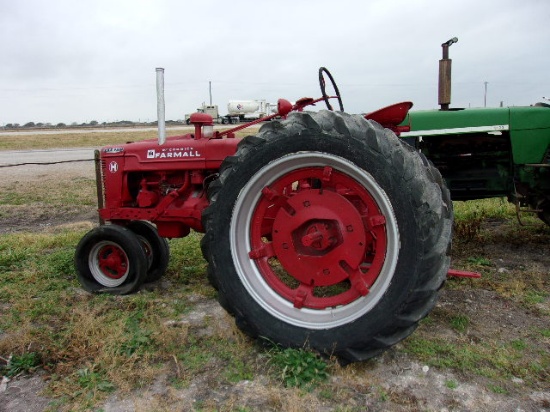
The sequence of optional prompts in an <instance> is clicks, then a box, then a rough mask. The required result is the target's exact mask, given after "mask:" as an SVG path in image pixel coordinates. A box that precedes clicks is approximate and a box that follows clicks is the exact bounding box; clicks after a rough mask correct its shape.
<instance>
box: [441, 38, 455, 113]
mask: <svg viewBox="0 0 550 412" xmlns="http://www.w3.org/2000/svg"><path fill="white" fill-rule="evenodd" d="M456 42H458V38H456V37H453V38H452V39H450V40H447V41H446V42H445V43H443V44H442V45H441V47H442V48H443V58H442V59H441V60H439V99H438V100H439V101H438V104H439V105H440V106H441V110H449V105H450V104H451V64H452V62H453V61H452V60H451V59H449V47H450V46H451V45H452V44H454V43H456Z"/></svg>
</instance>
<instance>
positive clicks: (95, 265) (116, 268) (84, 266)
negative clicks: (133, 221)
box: [75, 225, 147, 295]
mask: <svg viewBox="0 0 550 412" xmlns="http://www.w3.org/2000/svg"><path fill="white" fill-rule="evenodd" d="M75 267H76V272H77V277H78V281H79V282H80V284H81V285H82V287H83V288H84V289H85V290H87V291H88V292H91V293H110V294H113V295H125V294H128V293H132V292H134V291H136V290H137V289H138V288H139V287H140V285H141V284H142V283H143V281H144V280H145V278H146V275H147V258H146V256H145V252H144V250H143V247H142V245H141V243H140V241H139V239H138V238H137V236H136V235H135V234H134V233H133V232H131V231H130V230H129V229H126V228H124V227H121V226H117V225H103V226H99V227H97V228H95V229H92V230H91V231H90V232H88V233H87V234H86V235H85V236H84V237H83V238H82V239H81V240H80V242H79V243H78V245H77V247H76V251H75Z"/></svg>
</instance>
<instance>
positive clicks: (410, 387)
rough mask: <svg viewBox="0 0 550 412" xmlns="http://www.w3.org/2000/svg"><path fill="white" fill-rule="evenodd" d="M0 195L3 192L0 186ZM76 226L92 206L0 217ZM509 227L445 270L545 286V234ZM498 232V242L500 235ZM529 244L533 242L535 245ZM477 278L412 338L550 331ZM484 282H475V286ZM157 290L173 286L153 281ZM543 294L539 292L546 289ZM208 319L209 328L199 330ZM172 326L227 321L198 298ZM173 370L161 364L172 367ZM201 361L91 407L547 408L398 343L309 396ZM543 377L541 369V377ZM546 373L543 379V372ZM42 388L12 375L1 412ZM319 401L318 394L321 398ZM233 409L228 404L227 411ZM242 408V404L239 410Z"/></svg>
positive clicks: (37, 397)
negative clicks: (534, 277)
mask: <svg viewBox="0 0 550 412" xmlns="http://www.w3.org/2000/svg"><path fill="white" fill-rule="evenodd" d="M2 175H3V180H4V182H11V183H13V182H17V184H20V185H25V184H28V183H29V182H31V181H32V182H36V181H37V179H40V178H42V179H52V178H53V179H60V180H63V179H64V180H67V179H78V178H82V177H92V176H93V167H92V165H91V164H87V163H86V164H78V163H77V164H74V165H72V166H71V164H64V165H63V168H62V169H60V166H59V165H52V166H34V167H25V168H12V169H4V170H2ZM0 190H5V187H4V188H1V187H0ZM78 222H84V223H86V224H88V225H90V227H91V225H93V224H95V223H96V214H95V210H94V208H93V207H92V206H83V207H81V208H75V209H74V210H71V211H69V212H68V211H67V210H52V209H51V208H48V207H44V208H42V209H40V207H36V205H35V206H34V207H33V210H29V209H28V208H25V206H24V205H22V206H21V207H20V209H18V210H14V209H11V210H10V212H9V214H7V215H6V214H3V213H2V214H0V234H2V233H4V234H5V233H11V232H16V231H47V230H52V229H56V228H57V227H59V226H62V225H67V224H74V223H78ZM514 224H516V225H517V223H513V222H512V223H510V222H506V221H490V222H484V223H483V225H484V228H485V230H486V231H488V232H489V233H493V234H495V236H491V237H490V239H491V240H490V242H489V243H480V242H478V241H472V242H471V243H468V242H463V243H461V244H460V245H455V247H454V249H453V255H454V256H453V259H454V261H453V266H454V267H456V268H460V269H464V268H467V267H468V265H469V262H470V261H469V259H471V257H472V256H483V258H485V259H487V260H488V261H490V262H493V265H494V267H493V268H491V270H492V271H494V272H496V273H498V274H501V275H502V276H503V277H504V276H513V274H514V273H518V272H520V271H532V272H533V273H539V274H540V273H543V274H545V275H546V278H545V279H543V280H542V285H543V287H546V288H547V287H548V274H549V273H550V246H549V244H548V242H549V239H550V232H549V231H548V230H544V229H543V230H542V231H541V235H540V239H539V238H537V237H536V236H531V237H529V241H525V239H523V238H522V237H521V236H520V235H518V237H514V236H513V235H511V234H510V232H511V231H512V232H513V230H514V229H513V228H512V229H511V228H510V226H511V225H514ZM499 233H502V236H501V237H499V235H498V234H499ZM537 239H538V240H537ZM476 282H479V281H476V280H471V281H460V282H454V281H452V280H451V281H450V282H449V285H448V286H449V287H448V288H445V289H444V290H443V291H442V293H441V297H440V300H439V302H438V304H437V307H436V309H435V310H434V312H433V314H432V316H431V318H432V319H434V321H432V322H426V323H424V324H423V325H421V327H420V328H419V329H418V330H417V331H416V332H415V334H421V336H430V337H434V336H436V337H441V338H442V339H445V340H446V341H448V342H449V343H452V344H453V345H456V346H457V347H459V348H460V347H461V345H463V346H467V345H470V344H472V343H477V342H483V341H485V340H486V341H490V342H494V341H495V336H496V337H498V338H499V341H501V342H512V341H515V340H523V341H529V339H530V336H531V334H532V333H533V331H536V330H546V331H548V330H550V316H549V313H550V302H549V298H548V295H546V298H545V299H544V300H543V301H541V302H538V303H536V305H534V306H533V305H530V306H526V305H525V304H523V303H522V302H521V301H518V299H516V298H515V297H514V294H513V293H512V292H510V291H499V290H498V285H489V286H491V287H487V288H484V287H479V284H476ZM481 282H483V281H481ZM159 287H160V288H170V287H176V285H170V284H166V283H164V284H161V285H160V286H159ZM546 292H548V290H546ZM459 314H463V315H465V316H467V317H468V318H469V319H470V324H469V326H468V328H467V330H466V331H464V332H457V331H456V330H455V329H453V328H451V327H449V326H448V325H447V324H445V323H443V322H438V319H441V318H446V317H450V316H454V315H459ZM205 319H208V325H209V328H206V329H205V327H204V323H205V322H204V320H205ZM179 321H183V322H188V323H189V324H190V333H197V334H199V333H200V334H205V333H206V334H208V333H210V334H213V333H214V331H216V330H219V329H227V328H228V325H230V324H232V319H231V318H230V317H229V316H228V315H227V314H226V313H225V312H224V311H223V310H222V309H221V308H220V306H219V305H218V303H217V302H216V301H215V300H213V299H205V298H202V299H199V300H198V301H197V302H196V305H195V310H194V311H193V312H191V313H189V314H187V315H186V317H185V318H184V319H180V320H179ZM540 350H542V351H547V352H548V351H550V338H546V339H545V341H543V342H542V347H540ZM264 356H265V355H262V353H261V352H260V351H258V352H255V353H251V355H250V362H254V363H262V362H265V359H264ZM175 366H177V365H169V368H174V367H175ZM217 366H219V365H216V364H211V365H210V364H209V365H208V367H206V368H205V369H204V371H203V372H202V373H200V374H198V375H197V376H194V377H193V379H192V381H191V384H190V385H188V386H187V387H185V388H182V389H178V388H175V387H174V386H173V385H171V384H170V382H169V376H168V374H167V373H166V369H163V370H161V371H159V375H158V376H157V377H156V380H155V382H154V383H153V384H152V385H151V386H150V387H147V388H144V389H141V390H140V391H136V392H134V393H130V394H128V393H115V394H113V395H112V396H111V397H110V398H109V399H108V400H107V401H106V402H105V403H104V404H103V405H97V408H98V409H100V410H103V411H112V412H114V411H116V412H122V411H147V410H159V411H160V410H180V411H188V410H198V409H201V408H202V410H250V411H252V410H266V411H268V410H273V411H275V410H287V411H293V410H300V411H337V410H339V411H351V410H358V411H364V410H369V411H421V410H422V411H503V412H508V411H509V412H512V411H533V412H535V411H537V412H540V411H550V382H549V381H548V380H547V381H546V382H542V384H541V383H540V382H539V383H538V384H536V385H532V384H529V382H525V381H524V380H523V379H519V378H514V377H512V378H510V379H506V380H505V381H504V383H502V382H501V386H504V388H503V389H504V390H502V391H495V390H491V389H490V388H491V382H490V380H489V379H488V378H487V377H484V376H482V375H480V374H476V373H472V372H471V371H468V370H460V369H457V368H443V367H433V366H432V367H429V366H427V365H426V364H425V363H424V362H422V361H421V360H419V358H418V357H416V356H415V355H412V354H410V353H409V352H407V351H405V350H404V346H403V343H401V344H398V345H396V346H395V347H393V348H392V349H390V350H389V351H387V352H386V353H385V354H383V355H382V356H379V357H377V358H375V359H374V360H371V361H369V362H365V363H362V364H354V365H349V366H346V367H341V368H336V370H334V371H331V375H330V387H331V390H330V392H331V394H330V396H320V394H319V393H318V392H309V393H308V392H303V391H297V390H294V389H286V388H282V387H280V386H279V387H276V388H274V387H273V381H272V380H271V379H270V378H269V377H268V376H257V375H256V376H254V378H253V379H252V380H245V381H241V382H238V383H236V384H233V385H228V384H219V383H218V382H219V380H217V379H215V377H216V376H217V374H218V373H219V370H218V368H217ZM547 372H548V371H547ZM546 376H549V375H548V374H546ZM46 386H47V382H46V381H45V380H43V378H42V376H41V375H40V374H39V373H38V374H35V375H33V376H19V377H17V378H15V379H13V380H11V381H4V382H2V383H1V384H0V411H6V412H7V411H11V412H18V411H21V412H22V411H25V412H38V411H43V410H45V409H46V408H47V407H48V404H49V402H50V399H48V397H47V396H46V395H45V393H44V391H43V390H44V388H45V387H46ZM325 395H326V394H325ZM231 405H233V406H231ZM243 405H244V406H243Z"/></svg>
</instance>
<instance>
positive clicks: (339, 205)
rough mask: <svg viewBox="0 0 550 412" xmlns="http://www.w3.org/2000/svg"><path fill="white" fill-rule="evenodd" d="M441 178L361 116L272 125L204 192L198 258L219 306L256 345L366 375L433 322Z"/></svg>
mask: <svg viewBox="0 0 550 412" xmlns="http://www.w3.org/2000/svg"><path fill="white" fill-rule="evenodd" d="M442 185H443V183H442V179H441V178H440V175H439V173H438V172H437V170H435V169H434V168H433V167H432V166H431V165H430V164H429V163H427V162H425V159H423V158H422V157H421V155H419V154H418V153H417V152H415V151H414V150H413V149H412V148H408V147H407V146H406V145H404V144H403V143H402V142H400V141H399V140H398V139H397V138H396V137H395V135H393V134H392V133H390V132H389V131H386V130H384V129H382V128H381V127H380V126H378V125H376V124H371V123H370V122H368V121H366V120H365V119H363V118H362V117H361V116H350V115H348V114H345V113H332V112H327V111H323V112H319V113H315V114H307V113H294V114H291V115H289V117H288V119H287V120H285V121H283V122H272V123H269V124H266V125H264V126H263V127H262V128H261V129H260V132H259V134H258V136H251V137H248V138H246V139H244V140H243V141H242V142H241V143H240V144H239V147H238V150H237V153H236V155H235V156H234V157H231V158H228V159H226V161H225V162H224V163H223V164H222V167H221V169H220V177H219V179H218V180H217V181H215V182H214V183H213V184H212V185H211V186H210V188H209V193H208V194H209V198H210V201H211V204H210V206H209V207H208V208H207V209H206V210H205V212H204V214H203V224H204V226H205V229H206V234H205V236H204V238H203V242H202V247H203V253H204V255H205V258H206V259H207V260H208V264H209V273H210V276H211V278H212V281H213V284H214V285H215V286H216V287H217V288H218V294H219V300H220V302H221V304H222V305H223V306H224V307H225V308H226V309H227V310H228V311H229V312H230V313H232V314H234V316H235V318H236V322H237V325H238V326H239V327H240V328H241V329H242V330H243V331H245V332H246V333H248V334H249V335H251V336H254V337H260V336H261V337H265V338H267V339H269V340H272V341H275V342H277V343H279V344H282V345H285V346H291V347H301V346H303V345H306V344H307V345H309V346H310V347H311V348H313V349H315V350H318V351H320V352H322V353H325V354H335V355H337V356H339V357H340V358H342V359H343V360H346V361H360V360H364V359H368V358H370V357H372V356H375V355H376V354H378V353H380V352H381V351H383V350H384V349H386V348H387V347H389V346H391V345H393V344H395V343H397V342H398V341H400V340H402V339H404V338H405V337H406V336H408V335H409V334H410V333H412V331H413V330H414V329H415V328H416V326H417V324H418V322H419V321H420V319H422V318H423V317H424V316H426V314H427V313H428V312H429V311H430V310H431V309H432V307H433V306H434V304H435V300H436V297H437V291H438V289H439V288H440V287H441V285H442V284H443V282H444V280H445V277H446V273H447V269H448V265H449V258H448V256H447V252H448V249H449V243H450V240H451V227H452V209H451V208H452V205H451V203H450V202H445V201H444V200H443V199H444V198H445V199H448V193H446V189H445V188H444V187H442Z"/></svg>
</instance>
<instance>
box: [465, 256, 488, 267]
mask: <svg viewBox="0 0 550 412" xmlns="http://www.w3.org/2000/svg"><path fill="white" fill-rule="evenodd" d="M466 261H467V262H469V263H471V264H472V265H475V266H485V267H489V266H493V264H492V263H491V261H490V260H489V259H486V258H484V257H479V256H472V257H470V258H468V259H466Z"/></svg>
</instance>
